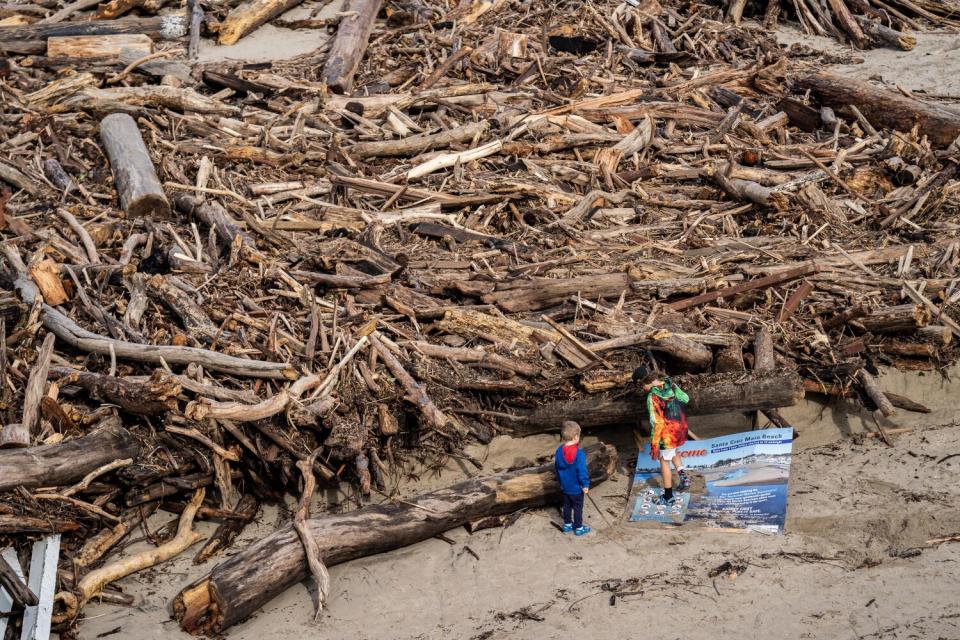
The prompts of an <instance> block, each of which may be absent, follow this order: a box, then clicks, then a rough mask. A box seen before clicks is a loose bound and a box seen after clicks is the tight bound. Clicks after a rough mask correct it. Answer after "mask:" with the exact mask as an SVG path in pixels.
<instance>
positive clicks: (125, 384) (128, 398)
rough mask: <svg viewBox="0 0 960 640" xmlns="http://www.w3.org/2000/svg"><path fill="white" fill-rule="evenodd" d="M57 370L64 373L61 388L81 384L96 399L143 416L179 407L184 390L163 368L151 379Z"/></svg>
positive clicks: (59, 373) (54, 371)
mask: <svg viewBox="0 0 960 640" xmlns="http://www.w3.org/2000/svg"><path fill="white" fill-rule="evenodd" d="M53 373H55V374H58V375H62V376H63V377H62V378H60V379H59V380H58V382H59V384H60V386H61V387H64V386H66V385H69V384H73V385H77V386H78V387H81V388H83V389H84V390H85V391H86V392H87V393H89V394H90V396H91V397H92V398H94V399H96V400H100V401H101V402H108V403H110V404H115V405H117V406H119V407H120V408H121V409H123V410H124V411H126V412H127V413H132V414H134V415H140V416H153V415H162V414H164V413H166V412H168V411H170V410H172V409H175V408H176V407H177V396H178V395H180V391H181V387H180V384H179V383H178V382H177V380H176V378H174V377H173V376H172V375H170V374H168V373H166V372H164V371H161V370H160V369H157V370H156V371H154V372H153V375H151V376H150V379H149V380H148V381H147V382H133V381H130V380H126V379H124V378H118V377H115V376H106V375H101V374H98V373H89V372H86V371H73V370H71V369H65V368H56V369H54V370H53Z"/></svg>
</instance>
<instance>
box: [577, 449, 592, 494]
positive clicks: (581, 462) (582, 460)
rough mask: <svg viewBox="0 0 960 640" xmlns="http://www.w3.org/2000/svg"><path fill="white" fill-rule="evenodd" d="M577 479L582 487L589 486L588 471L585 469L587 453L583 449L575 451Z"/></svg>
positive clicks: (586, 487)
mask: <svg viewBox="0 0 960 640" xmlns="http://www.w3.org/2000/svg"><path fill="white" fill-rule="evenodd" d="M577 480H579V481H580V486H581V487H582V488H584V489H589V488H590V471H589V470H588V469H587V454H585V453H584V452H583V449H581V450H579V451H577Z"/></svg>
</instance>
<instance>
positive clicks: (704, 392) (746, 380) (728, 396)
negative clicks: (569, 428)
mask: <svg viewBox="0 0 960 640" xmlns="http://www.w3.org/2000/svg"><path fill="white" fill-rule="evenodd" d="M677 383H678V384H679V385H680V386H681V388H683V390H684V391H686V392H687V394H688V395H689V396H690V402H689V404H687V407H686V412H687V415H691V416H698V415H710V414H715V413H728V412H737V411H740V412H747V411H760V410H763V409H775V408H777V407H789V406H792V405H795V404H796V403H797V402H799V401H800V399H801V398H803V394H804V391H803V383H802V381H801V380H800V377H799V376H798V375H796V374H794V373H779V374H774V375H760V376H744V377H742V378H737V377H731V376H730V375H729V374H728V375H699V376H689V377H686V378H680V379H678V380H677ZM646 410H647V408H646V401H645V397H644V395H643V394H642V393H640V391H639V390H637V391H636V393H631V394H630V395H627V396H624V397H620V398H596V397H594V398H587V399H585V400H572V401H562V402H551V403H547V404H543V405H541V406H539V407H537V408H536V409H532V410H529V411H526V412H523V411H512V412H510V415H512V416H513V417H512V418H508V417H500V418H498V420H499V421H500V422H501V424H503V425H504V426H505V427H507V428H508V429H509V430H510V431H511V432H512V433H513V434H514V435H531V434H534V433H548V432H557V431H559V429H560V425H561V423H563V421H564V420H574V421H576V422H579V423H580V426H581V427H585V428H587V427H604V426H611V425H626V424H635V423H636V422H637V421H638V420H639V419H640V418H641V417H642V416H645V415H646Z"/></svg>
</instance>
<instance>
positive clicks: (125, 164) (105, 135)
mask: <svg viewBox="0 0 960 640" xmlns="http://www.w3.org/2000/svg"><path fill="white" fill-rule="evenodd" d="M100 139H101V141H102V142H103V147H104V149H105V150H106V152H107V157H108V158H109V159H110V168H111V170H112V171H113V180H114V184H115V186H116V189H117V193H118V194H119V195H120V205H121V207H123V210H124V211H126V212H127V214H128V215H131V216H138V217H139V216H149V217H152V218H168V217H170V202H169V201H168V200H167V197H166V195H165V194H164V193H163V187H162V186H161V185H160V180H159V179H158V178H157V172H156V170H155V169H154V166H153V161H152V160H151V159H150V153H149V152H148V151H147V146H146V145H145V144H144V142H143V137H142V136H141V135H140V129H139V128H138V127H137V123H136V122H135V121H134V119H133V118H131V117H130V116H129V115H127V114H125V113H112V114H110V115H108V116H107V117H105V118H104V119H103V120H102V121H101V122H100Z"/></svg>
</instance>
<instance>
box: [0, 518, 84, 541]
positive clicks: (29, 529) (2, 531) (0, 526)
mask: <svg viewBox="0 0 960 640" xmlns="http://www.w3.org/2000/svg"><path fill="white" fill-rule="evenodd" d="M79 528H80V523H79V522H74V521H73V520H56V519H53V518H33V517H30V516H14V515H6V514H0V535H14V536H22V535H24V534H26V533H64V532H67V531H76V530H77V529H79Z"/></svg>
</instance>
